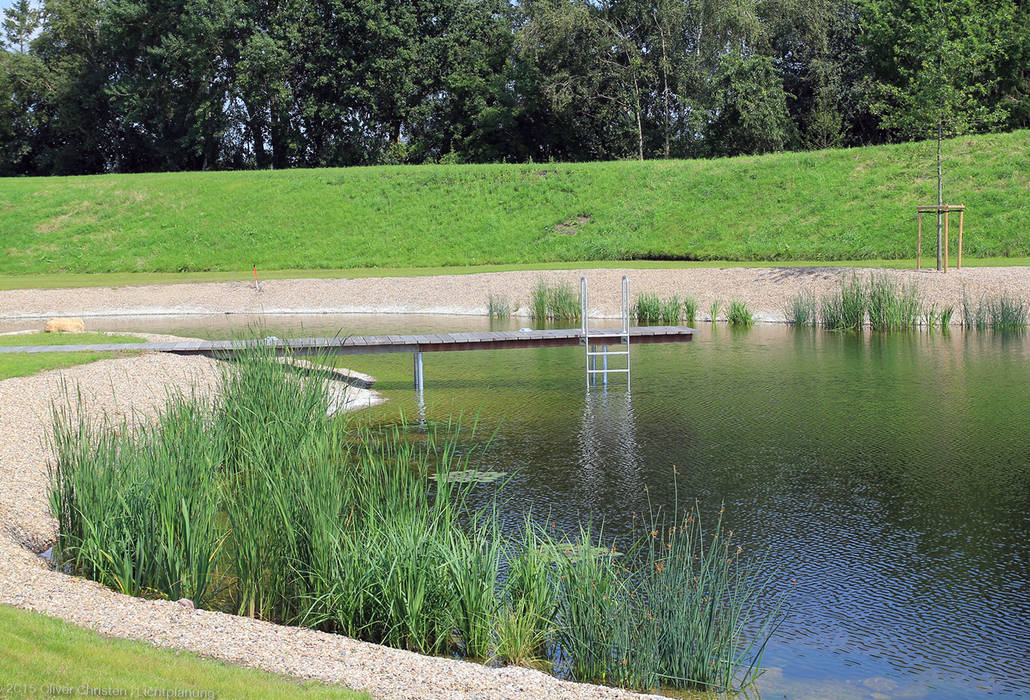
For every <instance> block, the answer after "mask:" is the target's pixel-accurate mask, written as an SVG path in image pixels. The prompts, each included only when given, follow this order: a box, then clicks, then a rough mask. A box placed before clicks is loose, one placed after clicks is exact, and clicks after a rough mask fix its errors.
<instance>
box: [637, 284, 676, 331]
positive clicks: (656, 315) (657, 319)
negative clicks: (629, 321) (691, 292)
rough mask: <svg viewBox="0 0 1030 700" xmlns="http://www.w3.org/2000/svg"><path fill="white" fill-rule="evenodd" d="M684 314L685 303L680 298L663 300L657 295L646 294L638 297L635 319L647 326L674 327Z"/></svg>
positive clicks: (673, 297) (674, 297)
mask: <svg viewBox="0 0 1030 700" xmlns="http://www.w3.org/2000/svg"><path fill="white" fill-rule="evenodd" d="M682 314H683V302H682V301H680V298H679V297H678V296H672V297H669V298H668V299H661V298H660V297H659V296H658V295H657V294H654V293H652V292H645V293H643V294H641V295H640V296H638V297H637V301H636V304H634V306H633V318H635V319H636V321H637V323H639V324H641V325H645V326H657V325H662V326H674V325H676V324H677V323H679V320H680V317H681V316H682Z"/></svg>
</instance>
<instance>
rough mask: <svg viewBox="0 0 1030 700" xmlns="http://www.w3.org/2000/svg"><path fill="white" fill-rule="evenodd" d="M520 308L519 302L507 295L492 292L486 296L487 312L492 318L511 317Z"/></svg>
mask: <svg viewBox="0 0 1030 700" xmlns="http://www.w3.org/2000/svg"><path fill="white" fill-rule="evenodd" d="M518 308H519V307H518V304H512V303H511V302H510V301H508V297H506V296H502V295H495V294H490V295H488V296H487V298H486V313H487V315H488V316H489V317H490V318H497V319H504V318H511V315H512V314H513V313H514V312H516V311H518ZM544 308H545V309H546V305H545V307H544Z"/></svg>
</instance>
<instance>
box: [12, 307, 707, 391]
mask: <svg viewBox="0 0 1030 700" xmlns="http://www.w3.org/2000/svg"><path fill="white" fill-rule="evenodd" d="M627 336H628V338H627ZM586 337H587V335H586V331H585V330H584V329H583V328H568V329H550V330H521V331H486V332H472V333H439V334H424V335H352V336H347V337H336V338H289V339H283V338H275V337H269V338H261V339H258V340H245V341H244V340H196V341H183V342H178V343H106V344H92V345H22V346H11V347H0V354H14V353H22V354H37V353H43V352H167V353H172V354H175V355H206V356H208V357H214V358H222V359H231V358H232V357H233V356H235V355H238V354H240V353H242V352H247V350H248V348H254V347H259V346H260V347H265V348H272V349H274V351H275V352H276V353H278V354H282V355H291V356H295V357H296V356H311V355H374V354H380V353H396V352H407V353H411V354H412V355H413V357H414V375H415V392H416V394H417V395H418V397H419V401H420V404H421V399H422V394H423V387H424V374H423V367H422V354H423V353H426V352H460V351H468V350H515V349H519V348H553V347H564V346H582V345H583V344H584V338H586ZM693 338H694V329H693V328H688V327H687V326H642V327H639V328H629V329H628V331H627V329H625V328H591V329H590V333H589V341H590V347H591V348H593V347H596V346H608V345H620V344H623V343H625V342H626V341H627V339H628V341H629V342H630V344H633V345H637V344H641V343H686V342H690V341H691V340H692V339H693ZM587 351H588V352H587V356H588V358H590V357H591V355H593V356H598V355H603V354H604V353H600V352H594V353H591V352H590V348H587ZM616 354H620V353H616ZM621 354H623V355H626V357H627V360H628V357H629V351H628V348H627V350H626V352H623V353H621ZM607 361H608V359H607V357H605V358H604V369H603V370H598V369H596V368H594V369H590V368H589V367H588V370H587V378H588V383H589V381H590V377H591V374H592V373H598V372H602V373H604V381H605V384H607V373H608V372H625V373H626V375H627V379H628V375H629V369H628V364H627V367H626V369H621V370H614V369H609V368H608V365H607Z"/></svg>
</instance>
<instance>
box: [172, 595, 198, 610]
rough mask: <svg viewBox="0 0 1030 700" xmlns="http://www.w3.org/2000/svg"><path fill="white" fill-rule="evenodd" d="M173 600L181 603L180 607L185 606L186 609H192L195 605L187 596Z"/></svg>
mask: <svg viewBox="0 0 1030 700" xmlns="http://www.w3.org/2000/svg"><path fill="white" fill-rule="evenodd" d="M175 602H176V603H178V604H179V605H181V606H182V607H184V608H186V609H187V610H193V609H195V607H196V606H194V605H193V601H192V600H190V599H189V598H179V600H177V601H175Z"/></svg>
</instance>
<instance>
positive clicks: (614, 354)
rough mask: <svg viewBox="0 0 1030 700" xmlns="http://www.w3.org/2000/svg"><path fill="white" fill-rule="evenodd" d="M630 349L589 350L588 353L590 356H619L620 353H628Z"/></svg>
mask: <svg viewBox="0 0 1030 700" xmlns="http://www.w3.org/2000/svg"><path fill="white" fill-rule="evenodd" d="M628 354H629V350H613V351H612V352H588V353H587V355H588V356H590V357H597V356H607V357H617V356H619V355H628Z"/></svg>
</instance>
